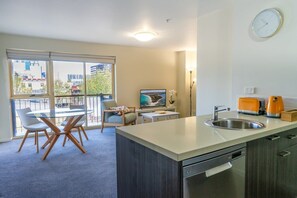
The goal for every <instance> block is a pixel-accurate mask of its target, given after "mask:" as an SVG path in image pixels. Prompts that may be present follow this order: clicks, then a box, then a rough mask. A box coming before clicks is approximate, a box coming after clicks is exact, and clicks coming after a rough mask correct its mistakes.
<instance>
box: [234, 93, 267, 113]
mask: <svg viewBox="0 0 297 198" xmlns="http://www.w3.org/2000/svg"><path fill="white" fill-rule="evenodd" d="M237 111H238V112H239V113H244V114H252V115H263V114H264V113H265V99H263V98H251V97H240V98H238V107H237Z"/></svg>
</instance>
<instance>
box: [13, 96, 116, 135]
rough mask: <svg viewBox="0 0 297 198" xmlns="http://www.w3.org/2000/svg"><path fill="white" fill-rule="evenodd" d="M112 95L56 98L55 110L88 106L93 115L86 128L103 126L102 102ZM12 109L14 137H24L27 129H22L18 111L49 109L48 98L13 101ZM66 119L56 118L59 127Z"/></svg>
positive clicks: (89, 118)
mask: <svg viewBox="0 0 297 198" xmlns="http://www.w3.org/2000/svg"><path fill="white" fill-rule="evenodd" d="M110 98H111V95H110V94H100V95H87V96H86V97H85V96H83V95H74V96H55V108H69V107H70V104H73V105H86V106H87V109H88V110H91V111H92V113H91V114H88V115H87V120H86V123H85V127H96V126H100V125H101V101H102V100H104V99H110ZM11 107H12V120H13V131H14V136H22V135H24V134H25V132H26V129H24V128H23V127H22V124H21V121H20V119H19V116H18V114H17V113H16V110H17V109H23V108H27V107H30V108H31V110H32V111H37V110H44V109H49V108H50V105H49V99H48V98H38V99H35V98H34V99H13V100H11ZM64 120H65V118H56V119H55V122H56V124H57V125H59V124H61V123H62V122H63V121H64Z"/></svg>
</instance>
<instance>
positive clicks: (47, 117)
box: [26, 108, 92, 160]
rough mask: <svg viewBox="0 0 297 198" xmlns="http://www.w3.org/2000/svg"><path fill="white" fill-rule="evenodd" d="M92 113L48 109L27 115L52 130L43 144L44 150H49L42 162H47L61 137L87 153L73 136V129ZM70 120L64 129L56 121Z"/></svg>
mask: <svg viewBox="0 0 297 198" xmlns="http://www.w3.org/2000/svg"><path fill="white" fill-rule="evenodd" d="M90 113H92V111H91V110H86V109H68V108H62V109H59V108H58V109H46V110H39V111H32V112H29V113H27V114H26V115H27V116H30V117H35V118H39V119H41V120H42V121H43V122H44V123H45V124H47V125H48V127H49V128H50V129H51V130H52V132H53V133H52V135H51V136H50V138H49V139H48V140H47V141H46V142H45V143H44V144H43V146H42V147H41V148H42V149H44V148H45V147H47V146H48V145H49V146H48V148H47V150H46V151H45V153H44V155H43V157H42V160H45V159H46V158H47V156H48V154H49V153H50V151H51V150H52V148H53V147H54V145H55V143H56V142H57V140H58V139H59V137H60V136H61V135H65V136H67V137H68V138H69V140H71V141H72V142H73V144H74V145H75V146H76V147H77V148H78V149H79V150H80V151H81V152H82V153H86V152H87V151H86V150H85V148H84V147H83V146H82V145H81V144H80V143H79V141H78V140H77V139H76V138H75V137H74V136H73V135H72V134H71V129H72V128H73V127H74V126H75V124H76V123H77V122H78V121H79V120H80V119H81V118H82V117H83V116H84V115H85V114H90ZM63 117H64V118H66V117H67V118H68V119H66V121H67V123H66V125H65V126H63V127H58V126H57V125H56V124H55V122H54V119H55V118H63Z"/></svg>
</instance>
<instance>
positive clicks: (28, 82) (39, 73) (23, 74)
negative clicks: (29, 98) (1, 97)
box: [11, 60, 48, 96]
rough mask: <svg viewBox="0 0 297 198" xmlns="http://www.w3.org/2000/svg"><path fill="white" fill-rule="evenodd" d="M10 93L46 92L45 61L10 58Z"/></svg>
mask: <svg viewBox="0 0 297 198" xmlns="http://www.w3.org/2000/svg"><path fill="white" fill-rule="evenodd" d="M11 74H12V76H11V81H12V95H13V96H20V95H32V94H47V92H48V91H47V87H46V85H47V77H46V76H47V75H46V74H47V66H46V62H45V61H38V60H36V61H30V60H11Z"/></svg>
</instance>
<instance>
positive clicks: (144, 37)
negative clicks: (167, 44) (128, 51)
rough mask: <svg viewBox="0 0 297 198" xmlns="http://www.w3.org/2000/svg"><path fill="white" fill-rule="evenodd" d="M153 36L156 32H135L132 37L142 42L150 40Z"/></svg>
mask: <svg viewBox="0 0 297 198" xmlns="http://www.w3.org/2000/svg"><path fill="white" fill-rule="evenodd" d="M155 37H156V34H155V33H153V32H137V33H135V34H134V38H136V39H137V40H139V41H142V42H146V41H150V40H152V39H154V38H155Z"/></svg>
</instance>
